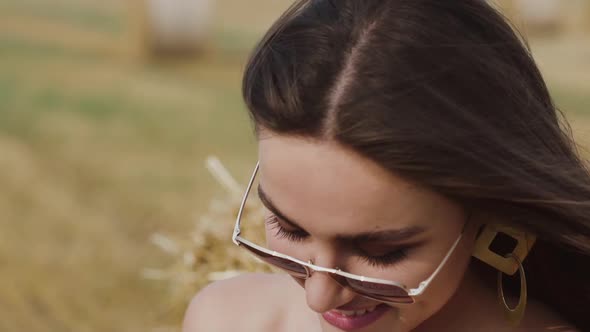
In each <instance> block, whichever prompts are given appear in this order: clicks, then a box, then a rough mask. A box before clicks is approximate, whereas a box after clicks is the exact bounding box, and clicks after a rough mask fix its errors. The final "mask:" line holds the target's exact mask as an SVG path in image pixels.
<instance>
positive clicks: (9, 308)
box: [0, 0, 590, 332]
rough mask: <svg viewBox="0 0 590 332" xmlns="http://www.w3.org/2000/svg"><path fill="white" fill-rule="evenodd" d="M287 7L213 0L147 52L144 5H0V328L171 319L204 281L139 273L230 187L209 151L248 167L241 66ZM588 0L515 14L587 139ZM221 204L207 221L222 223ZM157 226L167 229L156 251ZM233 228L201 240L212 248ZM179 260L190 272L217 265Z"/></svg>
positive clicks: (238, 171)
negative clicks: (183, 49)
mask: <svg viewBox="0 0 590 332" xmlns="http://www.w3.org/2000/svg"><path fill="white" fill-rule="evenodd" d="M169 1H170V2H171V3H172V2H174V1H172V0H169ZM289 2H290V1H288V0H249V1H242V0H217V1H212V4H213V6H212V12H211V13H212V16H211V29H210V30H209V32H208V36H209V38H208V40H207V41H206V42H205V43H204V44H203V45H204V46H203V49H202V51H201V52H198V53H196V54H194V55H190V56H185V57H178V54H175V55H174V56H172V55H161V54H160V55H154V54H152V53H151V52H150V51H149V49H150V48H149V47H148V46H149V45H152V44H150V39H149V38H146V35H145V33H144V32H145V28H146V24H149V22H148V23H146V19H145V17H143V16H142V14H141V12H142V8H143V9H145V4H144V3H142V2H141V1H140V0H134V1H130V0H129V1H116V0H103V1H90V0H0V331H2V332H5V331H6V332H13V331H19V332H20V331H27V332H37V331H44V332H45V331H76V332H78V331H80V332H82V331H168V330H169V331H174V330H175V329H177V328H178V327H179V324H180V320H181V317H182V312H183V310H184V308H185V306H186V301H187V299H189V298H190V297H191V295H192V294H194V292H196V291H197V288H198V287H199V285H201V284H202V283H198V282H192V283H190V282H189V283H187V284H188V285H193V286H190V287H186V288H185V289H183V296H180V297H179V296H178V291H176V294H172V293H174V292H173V290H174V280H173V281H172V282H171V281H166V280H153V279H154V275H153V273H152V278H151V279H150V278H146V274H145V269H146V268H162V269H163V270H165V269H166V268H167V267H170V266H173V265H174V264H177V261H178V260H179V257H178V253H179V252H180V251H179V250H178V248H176V249H175V248H174V246H175V244H174V243H175V242H173V243H168V242H167V241H168V240H167V237H166V236H169V237H170V238H171V239H177V240H178V243H183V241H184V242H186V241H188V240H187V239H189V238H190V236H189V235H190V234H194V232H195V231H196V232H199V227H201V226H200V225H199V221H200V220H203V219H201V218H200V217H201V216H203V215H205V214H207V213H210V210H211V205H210V202H211V199H212V198H214V197H225V196H226V195H227V193H226V191H225V189H224V188H223V187H222V186H221V185H220V184H219V183H218V182H216V181H215V179H214V177H213V176H212V175H211V174H210V173H209V172H208V171H207V169H206V167H205V159H206V157H207V156H209V155H212V154H213V155H216V156H218V157H219V158H220V159H221V161H222V162H223V164H224V165H225V166H227V168H228V169H229V171H230V172H231V173H232V174H234V175H235V177H236V179H237V180H238V182H239V183H241V184H243V183H244V182H245V181H246V179H247V177H248V176H249V175H250V172H251V169H252V167H253V166H254V162H255V160H256V155H255V153H256V148H255V141H254V139H253V137H252V135H251V129H250V124H249V122H248V118H247V116H246V113H245V111H244V106H243V104H242V100H241V96H240V80H241V70H242V68H243V65H244V62H245V60H246V57H247V54H248V52H249V51H250V49H251V48H252V47H253V45H254V43H255V41H256V40H257V39H258V38H259V37H260V36H261V34H262V33H263V31H264V30H265V28H267V27H268V26H269V25H270V23H271V22H272V21H273V20H274V19H275V18H276V17H277V15H278V14H279V13H280V12H281V11H282V10H283V9H284V8H286V7H287V6H288V4H289ZM574 2H576V1H572V2H571V3H574ZM587 2H588V1H586V0H582V1H578V2H577V3H580V4H583V5H584V4H586V6H585V7H584V6H582V7H576V9H572V8H573V7H572V8H570V9H567V10H565V11H564V14H563V15H562V16H560V19H559V22H561V23H559V24H560V25H559V26H555V24H554V23H550V24H547V25H543V24H540V25H539V27H533V26H532V25H531V27H530V29H529V27H528V26H527V25H526V22H521V21H518V19H517V21H518V24H522V26H523V27H524V28H525V31H526V32H527V35H528V34H529V33H530V38H531V40H530V41H531V45H532V48H533V53H534V55H535V57H536V58H537V60H538V62H539V64H540V66H541V68H542V71H543V73H544V75H545V77H546V78H547V80H548V82H549V84H550V87H551V90H552V92H553V94H554V97H555V98H556V101H557V103H558V105H559V106H560V108H561V109H563V110H564V112H565V113H566V114H567V116H568V117H569V119H570V121H571V123H572V125H573V127H574V130H575V134H576V135H577V136H578V138H579V139H580V142H581V144H582V145H583V146H587V144H588V143H590V136H588V130H590V8H588V7H589V6H588V5H587ZM506 8H508V9H507V10H508V11H509V12H510V13H511V14H512V15H514V16H515V17H518V16H519V12H518V10H515V9H514V8H512V7H509V6H507V7H506ZM580 8H583V9H580ZM148 37H149V36H148ZM152 42H153V41H152ZM232 204H233V203H232ZM217 208H218V209H219V202H217ZM232 211H233V210H231V208H228V218H221V219H220V220H215V222H218V223H220V224H224V225H226V226H224V227H227V225H230V226H229V227H230V228H231V223H232V222H233V218H232V217H231V215H232ZM155 233H157V234H164V237H159V238H158V237H156V240H157V241H155V242H157V243H158V244H159V246H158V245H154V243H153V242H154V241H153V240H154V236H153V235H154V234H155ZM230 235H231V234H230V232H228V233H227V239H228V241H227V242H218V244H217V246H218V247H215V246H214V247H210V246H211V243H209V242H208V244H206V246H201V247H199V250H208V251H215V250H219V252H224V251H223V249H222V247H224V246H227V245H229V244H230V242H231V241H229V237H230ZM158 239H159V240H158ZM189 242H190V241H189ZM207 246H209V247H207ZM166 248H168V249H167V250H162V249H166ZM197 254H198V253H197ZM183 259H184V260H185V261H186V257H184V258H183ZM190 259H192V261H191V264H192V265H191V266H195V269H194V272H195V275H197V276H205V275H207V273H209V272H213V271H209V270H207V266H209V265H199V262H198V261H197V262H196V263H195V262H194V260H195V257H192V258H190ZM190 259H189V260H190ZM222 259H223V257H222ZM228 262H230V261H228ZM223 263H224V261H223V260H222V261H221V262H220V264H221V265H220V266H223ZM230 263H231V262H230ZM232 264H233V263H232ZM203 266H205V268H203ZM200 267H201V268H200ZM228 268H230V266H228ZM203 278H204V277H203ZM155 279H158V278H155ZM191 287H192V288H191ZM171 294H172V295H171Z"/></svg>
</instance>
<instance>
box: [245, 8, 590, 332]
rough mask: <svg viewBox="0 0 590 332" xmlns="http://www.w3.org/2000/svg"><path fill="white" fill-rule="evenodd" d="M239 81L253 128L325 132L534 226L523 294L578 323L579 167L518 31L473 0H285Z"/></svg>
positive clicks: (588, 293)
mask: <svg viewBox="0 0 590 332" xmlns="http://www.w3.org/2000/svg"><path fill="white" fill-rule="evenodd" d="M243 95H244V99H245V101H246V104H247V106H248V109H249V111H250V115H251V117H252V119H253V121H254V124H255V128H256V130H257V133H260V129H265V130H268V131H270V132H274V133H278V134H283V135H292V136H297V137H303V138H311V139H317V140H333V141H335V142H338V143H339V144H341V145H342V146H345V147H347V148H349V149H351V150H353V151H355V152H357V153H358V154H360V155H362V156H364V157H366V158H368V159H370V160H373V161H374V162H376V163H378V164H379V165H381V166H382V167H384V168H385V169H387V170H389V171H391V172H392V173H394V174H396V175H399V176H402V177H404V178H406V179H409V180H411V181H414V182H415V183H418V184H420V185H423V186H426V187H428V188H430V189H432V190H434V191H436V192H438V193H440V194H443V195H445V196H446V197H448V198H450V199H452V200H454V201H456V202H458V203H459V204H461V205H462V206H464V207H465V208H469V209H472V210H476V211H477V212H479V213H483V214H486V215H489V216H492V217H494V218H497V220H502V222H504V223H510V224H512V225H515V226H518V227H520V228H522V229H525V230H527V231H529V232H531V233H534V234H536V235H537V236H538V240H537V243H536V245H535V246H534V248H533V250H532V251H531V253H530V255H529V256H528V257H527V259H526V260H525V262H524V263H525V264H524V266H525V270H526V272H527V276H528V277H527V281H528V285H529V287H528V288H529V294H530V295H531V296H532V297H535V298H536V299H538V300H540V301H542V302H544V303H546V304H547V305H549V306H550V307H551V308H552V309H553V310H555V311H556V312H558V313H560V314H561V315H562V316H563V317H564V318H565V319H567V320H569V321H570V322H571V323H573V324H574V325H576V326H577V327H578V328H580V329H582V330H584V331H590V316H589V315H588V314H589V312H588V305H589V303H590V174H589V171H588V168H587V165H586V164H585V162H584V161H583V160H582V159H581V157H580V155H579V152H578V149H577V146H576V144H575V142H574V140H573V138H572V133H571V129H570V127H569V125H568V124H567V121H566V120H565V118H564V116H563V114H562V113H561V112H560V111H559V110H558V109H557V108H556V106H555V104H554V102H553V101H552V98H551V96H550V94H549V91H548V89H547V86H546V84H545V82H544V80H543V77H542V76H541V73H540V72H539V69H538V68H537V66H536V64H535V62H534V60H533V58H532V56H531V53H530V51H529V48H528V46H527V45H526V42H524V40H523V38H521V37H520V35H519V34H518V33H517V32H516V31H515V29H513V28H512V27H511V25H510V24H509V23H508V22H507V20H506V19H505V18H504V17H503V16H502V15H501V14H500V13H499V12H498V11H497V10H495V9H494V8H493V7H492V6H490V5H489V4H488V3H487V2H486V1H483V0H461V1H440V0H333V1H330V0H302V1H297V2H296V3H295V4H294V5H293V6H292V7H291V8H290V9H289V10H288V11H287V12H286V13H285V14H284V15H283V16H282V17H281V18H280V19H279V20H278V21H277V22H276V23H275V24H274V25H273V27H272V28H271V29H270V30H269V31H268V33H267V34H266V36H265V37H264V38H263V39H262V41H261V42H260V43H259V45H258V46H257V48H256V49H255V51H254V52H253V54H252V56H251V58H250V60H249V62H248V64H247V67H246V70H245V74H244V79H243ZM514 285H516V288H517V287H518V284H517V283H513V284H511V285H510V287H513V286H514Z"/></svg>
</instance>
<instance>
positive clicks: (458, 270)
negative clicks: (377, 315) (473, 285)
mask: <svg viewBox="0 0 590 332" xmlns="http://www.w3.org/2000/svg"><path fill="white" fill-rule="evenodd" d="M457 250H458V251H457V252H455V254H456V255H453V256H452V257H451V258H450V260H449V261H448V262H447V264H448V265H445V267H444V268H443V270H441V271H440V273H439V274H438V275H437V276H436V277H435V279H434V280H433V281H432V283H431V284H430V286H429V287H428V288H427V289H426V291H425V292H424V294H422V295H421V296H420V297H419V298H417V299H416V303H415V304H413V305H410V306H407V307H403V308H400V317H401V320H402V321H403V322H404V325H405V326H406V327H407V330H408V331H411V330H413V329H415V328H416V327H417V326H419V325H420V324H422V323H423V322H425V321H426V320H428V319H429V318H430V317H432V316H433V315H434V314H436V313H437V312H439V311H440V310H441V309H442V308H444V306H445V305H446V304H447V303H449V301H450V300H451V299H452V298H453V296H454V295H455V293H456V292H457V290H458V289H459V286H460V285H461V281H462V280H463V276H464V275H465V272H466V271H467V268H468V265H469V261H470V260H471V251H470V250H469V248H467V247H464V246H462V247H459V248H457ZM404 330H405V329H404Z"/></svg>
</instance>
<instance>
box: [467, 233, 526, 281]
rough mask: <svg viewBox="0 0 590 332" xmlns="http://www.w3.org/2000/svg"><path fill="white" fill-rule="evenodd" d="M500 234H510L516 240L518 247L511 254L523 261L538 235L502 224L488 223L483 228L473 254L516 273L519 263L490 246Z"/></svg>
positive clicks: (509, 272)
mask: <svg viewBox="0 0 590 332" xmlns="http://www.w3.org/2000/svg"><path fill="white" fill-rule="evenodd" d="M498 236H508V237H510V238H512V239H514V240H515V241H516V247H515V248H514V249H513V250H512V252H511V254H512V255H514V256H516V257H517V258H518V259H519V260H520V261H521V262H522V261H524V259H525V258H526V256H527V255H528V254H529V252H530V251H531V249H532V248H533V245H534V244H535V241H536V236H534V235H533V234H530V233H527V232H525V231H522V230H519V229H517V228H515V227H512V226H506V225H501V224H486V225H484V226H483V228H482V229H481V231H480V233H479V235H478V237H477V240H476V242H475V247H474V250H473V256H474V257H476V258H477V259H479V260H481V261H483V262H484V263H486V264H488V265H490V266H492V267H494V268H495V269H497V270H499V271H502V272H504V273H505V274H509V275H514V273H516V271H517V270H518V263H517V262H516V261H515V260H514V259H510V258H508V257H503V256H501V255H500V254H499V253H497V252H494V251H492V249H491V248H490V246H491V245H492V243H493V242H494V240H497V237H498Z"/></svg>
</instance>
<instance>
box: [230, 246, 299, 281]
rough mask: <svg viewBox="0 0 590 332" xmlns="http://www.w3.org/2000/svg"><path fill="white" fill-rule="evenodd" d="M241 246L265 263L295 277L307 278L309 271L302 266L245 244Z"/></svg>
mask: <svg viewBox="0 0 590 332" xmlns="http://www.w3.org/2000/svg"><path fill="white" fill-rule="evenodd" d="M241 244H242V245H243V246H244V248H246V249H248V250H250V252H252V253H253V254H254V255H256V256H258V257H259V258H260V259H262V260H263V261H264V262H266V263H268V264H270V265H274V266H276V267H278V268H279V269H281V270H284V271H285V272H287V273H289V274H290V275H292V276H294V277H297V278H305V277H306V276H307V271H306V270H305V267H304V266H303V265H301V264H298V263H295V262H292V261H290V260H288V259H284V258H281V257H276V256H272V255H269V254H267V253H265V252H264V251H260V250H258V249H256V248H254V247H251V246H249V245H247V244H245V243H241Z"/></svg>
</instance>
